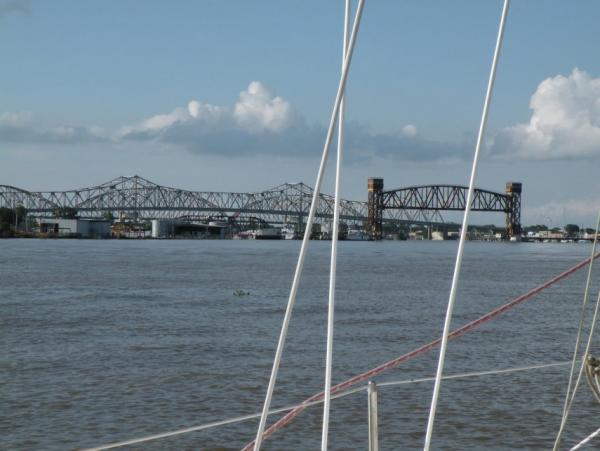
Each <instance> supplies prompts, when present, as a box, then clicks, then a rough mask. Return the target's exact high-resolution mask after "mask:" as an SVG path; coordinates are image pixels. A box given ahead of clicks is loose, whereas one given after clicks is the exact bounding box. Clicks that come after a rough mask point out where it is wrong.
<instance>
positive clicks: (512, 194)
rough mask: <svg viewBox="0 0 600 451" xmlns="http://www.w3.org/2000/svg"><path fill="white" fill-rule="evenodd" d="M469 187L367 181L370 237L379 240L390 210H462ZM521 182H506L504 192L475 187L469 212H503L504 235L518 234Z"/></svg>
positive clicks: (519, 232)
mask: <svg viewBox="0 0 600 451" xmlns="http://www.w3.org/2000/svg"><path fill="white" fill-rule="evenodd" d="M468 190H469V188H468V187H466V186H459V185H423V186H411V187H408V188H398V189H394V190H388V191H384V189H383V179H381V178H371V179H369V183H368V193H369V201H368V213H367V215H368V221H367V228H368V230H369V232H370V233H371V235H372V236H373V238H375V239H380V238H381V235H382V224H383V218H384V216H385V214H386V213H387V212H389V211H404V210H411V211H433V212H436V213H438V214H439V212H440V211H460V210H464V209H465V206H466V204H467V200H466V199H467V193H468ZM521 192H522V184H521V183H514V182H509V183H507V184H506V193H505V194H502V193H496V192H493V191H488V190H483V189H479V188H475V191H474V193H473V199H472V202H471V210H472V211H489V212H502V213H505V214H506V237H508V238H510V237H513V236H517V237H518V236H519V235H520V234H521Z"/></svg>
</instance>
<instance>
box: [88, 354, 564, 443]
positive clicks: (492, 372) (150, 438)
mask: <svg viewBox="0 0 600 451" xmlns="http://www.w3.org/2000/svg"><path fill="white" fill-rule="evenodd" d="M570 363H571V361H570V360H569V361H565V362H552V363H544V364H537V365H528V366H520V367H515V368H505V369H498V370H487V371H474V372H469V373H460V374H451V375H447V376H444V379H447V380H452V379H466V378H472V377H480V376H493V375H497V374H506V373H517V372H522V371H531V370H537V369H545V368H552V367H559V366H566V365H569V364H570ZM433 380H435V377H423V378H416V379H404V380H399V381H386V382H381V383H378V384H377V386H378V387H389V386H396V385H409V384H418V383H422V382H431V381H433ZM366 390H367V386H366V385H361V386H360V387H355V388H351V389H349V390H345V391H342V392H338V393H335V394H334V395H332V396H331V399H338V398H343V397H346V396H349V395H352V394H354V393H359V392H361V391H366ZM322 402H323V400H317V401H311V402H304V403H302V404H301V405H302V406H303V407H305V408H306V407H311V406H315V405H318V404H321V403H322ZM299 405H300V404H294V405H292V406H286V407H279V408H276V409H271V410H270V411H269V415H272V414H276V413H282V412H287V411H290V410H292V409H294V408H296V407H298V406H299ZM260 415H261V414H260V413H253V414H249V415H242V416H238V417H233V418H227V419H224V420H219V421H213V422H211V423H205V424H201V425H199V426H192V427H189V428H185V429H178V430H175V431H169V432H163V433H160V434H154V435H148V436H145V437H138V438H134V439H130V440H123V441H120V442H115V443H110V444H106V445H102V446H97V447H94V448H85V449H83V450H82V451H103V450H107V449H114V448H120V447H123V446H127V445H135V444H138V443H144V442H149V441H153V440H158V439H161V438H167V437H174V436H177V435H182V434H187V433H190V432H198V431H202V430H207V429H212V428H216V427H220V426H226V425H228V424H233V423H241V422H243V421H248V420H252V419H255V418H259V417H260Z"/></svg>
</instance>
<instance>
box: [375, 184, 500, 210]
mask: <svg viewBox="0 0 600 451" xmlns="http://www.w3.org/2000/svg"><path fill="white" fill-rule="evenodd" d="M468 190H469V188H468V187H466V186H457V185H424V186H411V187H408V188H400V189H397V190H390V191H384V192H383V193H382V194H383V205H384V208H385V209H411V210H436V211H438V210H456V211H459V210H464V209H465V205H466V198H467V192H468ZM471 210H472V211H497V212H503V213H508V212H509V211H510V201H509V198H508V196H507V195H505V194H500V193H495V192H493V191H487V190H482V189H475V191H474V193H473V202H472V204H471Z"/></svg>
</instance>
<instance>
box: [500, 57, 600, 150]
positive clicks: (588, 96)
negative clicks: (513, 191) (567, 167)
mask: <svg viewBox="0 0 600 451" xmlns="http://www.w3.org/2000/svg"><path fill="white" fill-rule="evenodd" d="M529 105H530V108H531V109H532V110H533V113H532V115H531V118H530V120H529V122H527V123H523V124H518V125H514V126H512V127H507V128H505V129H503V130H502V131H501V132H500V133H499V134H498V135H497V136H496V137H495V138H494V141H493V144H492V148H491V150H492V152H493V153H498V154H509V155H515V156H518V157H522V158H531V159H559V158H579V157H588V158H589V157H600V78H592V77H591V76H590V75H589V74H588V73H586V72H584V71H582V70H579V69H577V68H576V69H574V70H573V72H572V73H571V74H570V75H568V76H566V77H565V76H563V75H557V76H555V77H552V78H548V79H546V80H544V81H542V82H541V83H540V84H539V86H538V87H537V90H536V91H535V93H534V94H533V96H532V97H531V100H530V104H529Z"/></svg>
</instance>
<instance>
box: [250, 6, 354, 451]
mask: <svg viewBox="0 0 600 451" xmlns="http://www.w3.org/2000/svg"><path fill="white" fill-rule="evenodd" d="M364 2H365V0H359V2H358V7H357V10H356V14H355V16H354V24H353V26H352V33H351V34H350V42H349V44H348V55H347V56H346V58H345V61H344V67H343V69H342V76H341V79H340V82H339V85H338V90H337V94H336V98H335V103H334V107H333V112H332V114H331V119H330V121H329V128H328V129H327V138H326V139H325V146H324V148H323V155H322V156H321V163H320V165H319V173H318V175H317V181H316V182H315V188H314V192H313V197H312V202H311V205H310V211H309V213H308V220H307V222H306V228H305V231H304V238H303V240H302V246H301V248H300V254H299V256H298V263H297V264H296V271H295V273H294V279H293V281H292V288H291V290H290V297H289V299H288V304H287V308H286V311H285V316H284V318H283V324H282V326H281V333H280V335H279V341H278V343H277V350H276V351H275V358H274V360H273V368H272V370H271V377H270V379H269V386H268V388H267V394H266V396H265V403H264V405H263V410H262V414H261V416H260V423H259V425H258V431H257V433H256V440H255V442H254V451H259V450H260V445H261V443H262V436H263V433H264V430H265V425H266V422H267V416H268V414H269V408H270V406H271V399H272V397H273V390H274V388H275V382H276V380H277V372H278V371H279V364H280V362H281V356H282V354H283V347H284V345H285V338H286V336H287V330H288V326H289V323H290V319H291V317H292V311H293V309H294V304H295V302H296V294H297V292H298V286H299V284H300V277H301V275H302V268H303V266H304V257H305V255H306V248H307V246H308V241H309V239H310V231H311V230H312V225H313V223H314V220H315V211H316V209H317V203H318V201H319V193H320V192H321V182H322V181H323V173H324V172H325V166H326V165H327V157H328V156H329V147H330V146H331V141H332V139H333V132H334V127H335V122H336V119H337V115H338V113H339V110H340V104H341V101H342V97H343V95H344V90H345V88H346V80H347V79H348V70H349V68H350V63H351V61H352V54H353V52H354V46H355V43H356V36H357V34H358V29H359V27H360V19H361V17H362V12H363V7H364Z"/></svg>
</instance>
